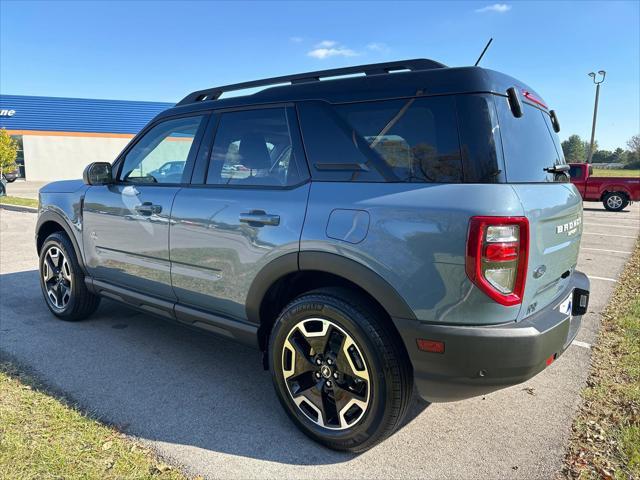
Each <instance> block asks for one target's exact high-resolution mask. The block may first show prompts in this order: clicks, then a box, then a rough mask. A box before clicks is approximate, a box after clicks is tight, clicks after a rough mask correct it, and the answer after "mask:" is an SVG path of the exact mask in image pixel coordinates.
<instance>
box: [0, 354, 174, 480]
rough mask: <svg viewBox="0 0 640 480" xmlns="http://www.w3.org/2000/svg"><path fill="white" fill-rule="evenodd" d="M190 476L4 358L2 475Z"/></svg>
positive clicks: (0, 371)
mask: <svg viewBox="0 0 640 480" xmlns="http://www.w3.org/2000/svg"><path fill="white" fill-rule="evenodd" d="M16 478H20V479H62V478H64V479H80V478H83V479H94V478H95V479H120V478H135V479H161V480H178V479H184V478H185V477H184V476H183V475H182V474H181V473H180V472H179V471H178V470H176V469H174V468H173V467H171V466H169V465H167V464H165V463H163V462H162V461H160V459H159V458H158V457H156V456H155V455H154V454H153V453H152V452H151V451H150V450H149V449H147V448H145V447H142V446H141V445H139V444H137V443H135V442H133V441H132V440H130V439H129V438H128V437H126V436H125V435H123V434H122V433H120V432H118V431H117V430H116V429H114V428H112V427H109V426H106V425H104V424H102V423H100V422H98V421H97V420H95V419H92V418H90V417H88V416H87V415H86V414H84V413H82V412H81V411H80V410H78V409H77V408H76V407H74V406H73V405H70V404H69V403H68V402H66V401H65V400H60V399H58V398H56V397H55V396H54V395H52V394H50V393H49V391H48V390H47V389H46V388H44V387H43V386H41V385H40V384H39V383H38V382H37V381H36V380H34V379H33V378H32V377H30V376H28V375H26V374H25V373H24V372H22V371H20V370H18V369H17V368H16V367H15V365H13V364H12V363H10V362H8V361H6V360H5V361H0V479H2V480H5V479H6V480H9V479H16Z"/></svg>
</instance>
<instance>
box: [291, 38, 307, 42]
mask: <svg viewBox="0 0 640 480" xmlns="http://www.w3.org/2000/svg"><path fill="white" fill-rule="evenodd" d="M289 41H291V42H293V43H302V42H303V41H304V38H302V37H289Z"/></svg>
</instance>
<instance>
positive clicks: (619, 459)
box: [563, 243, 640, 480]
mask: <svg viewBox="0 0 640 480" xmlns="http://www.w3.org/2000/svg"><path fill="white" fill-rule="evenodd" d="M582 398H583V402H582V406H581V408H580V411H579V413H578V416H577V417H576V419H575V420H574V423H573V434H572V438H571V441H570V444H569V447H568V451H567V455H566V457H565V468H564V470H563V473H564V475H565V476H566V477H568V478H578V479H602V478H604V479H611V478H613V479H620V480H622V479H630V478H631V479H633V478H635V479H640V243H638V244H636V248H635V251H634V254H633V256H632V258H631V260H630V261H629V263H628V264H627V267H626V268H625V271H624V272H623V274H622V275H621V277H620V281H619V283H618V286H617V288H616V291H615V293H614V295H613V296H612V298H611V300H610V301H609V305H608V306H607V308H606V310H605V312H604V314H603V318H602V328H601V330H600V334H599V335H598V341H597V342H596V345H595V346H594V348H593V356H592V363H591V371H590V374H589V378H588V380H587V386H586V388H585V389H584V390H583V392H582Z"/></svg>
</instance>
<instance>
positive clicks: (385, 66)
mask: <svg viewBox="0 0 640 480" xmlns="http://www.w3.org/2000/svg"><path fill="white" fill-rule="evenodd" d="M445 67H446V65H444V64H442V63H440V62H436V61H435V60H428V59H425V58H416V59H413V60H399V61H396V62H385V63H371V64H368V65H357V66H354V67H345V68H334V69H331V70H318V71H316V72H307V73H297V74H295V75H284V76H281V77H272V78H264V79H262V80H253V81H250V82H242V83H234V84H232V85H224V86H222V87H214V88H207V89H205V90H198V91H196V92H193V93H190V94H189V95H187V96H186V97H184V98H183V99H182V100H180V101H179V102H178V103H177V105H176V106H180V105H188V104H190V103H195V102H202V101H205V100H217V99H218V98H220V95H222V94H223V93H224V92H231V91H234V90H244V89H246V88H254V87H265V86H268V85H277V84H280V83H289V84H291V85H293V84H296V83H308V82H316V81H319V80H320V79H321V78H327V77H339V76H342V75H351V74H354V73H364V74H365V75H380V74H384V73H390V72H394V71H398V70H410V71H417V70H431V69H434V68H445Z"/></svg>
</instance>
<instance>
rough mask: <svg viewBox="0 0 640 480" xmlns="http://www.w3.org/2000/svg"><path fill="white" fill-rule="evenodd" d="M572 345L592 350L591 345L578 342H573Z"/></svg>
mask: <svg viewBox="0 0 640 480" xmlns="http://www.w3.org/2000/svg"><path fill="white" fill-rule="evenodd" d="M571 345H575V346H576V347H582V348H591V344H589V343H585V342H580V341H578V340H574V341H573V342H571Z"/></svg>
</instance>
